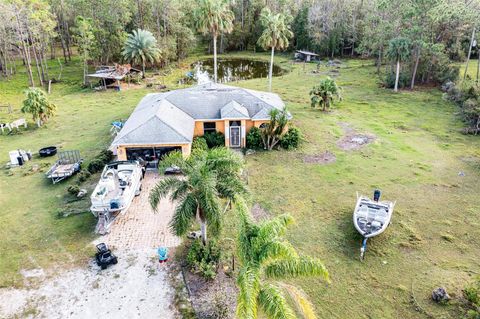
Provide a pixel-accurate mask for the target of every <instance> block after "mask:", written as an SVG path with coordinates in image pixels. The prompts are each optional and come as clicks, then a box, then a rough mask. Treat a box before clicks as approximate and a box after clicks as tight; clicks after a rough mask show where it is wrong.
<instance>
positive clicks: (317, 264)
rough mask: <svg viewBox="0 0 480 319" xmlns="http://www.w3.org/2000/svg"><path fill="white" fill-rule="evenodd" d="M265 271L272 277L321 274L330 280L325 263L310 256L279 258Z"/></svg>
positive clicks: (268, 276)
mask: <svg viewBox="0 0 480 319" xmlns="http://www.w3.org/2000/svg"><path fill="white" fill-rule="evenodd" d="M264 272H265V276H266V277H267V278H271V279H288V278H296V277H316V276H320V277H321V278H323V279H324V280H326V281H327V282H329V281H330V280H329V275H328V271H327V268H325V266H324V265H323V263H322V262H321V261H320V260H318V259H315V258H310V257H300V258H293V259H292V258H290V259H285V260H277V261H274V262H272V263H270V264H268V265H267V266H266V267H265V269H264Z"/></svg>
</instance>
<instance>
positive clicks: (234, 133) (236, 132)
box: [230, 126, 240, 147]
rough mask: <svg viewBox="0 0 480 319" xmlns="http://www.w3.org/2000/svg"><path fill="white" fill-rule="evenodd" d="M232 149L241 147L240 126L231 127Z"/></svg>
mask: <svg viewBox="0 0 480 319" xmlns="http://www.w3.org/2000/svg"><path fill="white" fill-rule="evenodd" d="M230 147H240V126H230Z"/></svg>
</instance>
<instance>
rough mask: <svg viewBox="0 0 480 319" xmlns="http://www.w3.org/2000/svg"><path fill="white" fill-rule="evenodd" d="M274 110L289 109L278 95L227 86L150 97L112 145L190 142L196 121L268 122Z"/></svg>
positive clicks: (188, 89)
mask: <svg viewBox="0 0 480 319" xmlns="http://www.w3.org/2000/svg"><path fill="white" fill-rule="evenodd" d="M274 108H277V109H280V110H283V109H284V108H285V104H284V103H283V101H282V100H281V99H280V97H279V96H278V95H277V94H274V93H267V92H260V91H255V90H248V89H243V88H238V87H233V86H227V85H223V84H213V83H207V84H202V85H198V86H194V87H191V88H187V89H180V90H174V91H170V92H166V93H152V94H147V95H146V96H145V97H144V98H143V99H142V100H141V101H140V103H139V104H138V106H137V107H136V108H135V110H134V111H133V113H132V114H131V115H130V117H129V119H128V120H127V122H126V123H125V126H124V127H123V128H122V130H121V131H120V132H119V133H118V135H117V136H116V138H115V140H114V141H113V143H112V146H118V145H135V144H137V145H139V144H175V143H189V142H191V141H192V139H193V130H194V127H195V120H216V119H222V118H226V119H244V118H245V119H248V118H252V119H255V120H268V119H269V118H270V115H269V113H270V110H272V109H274ZM290 117H291V116H290Z"/></svg>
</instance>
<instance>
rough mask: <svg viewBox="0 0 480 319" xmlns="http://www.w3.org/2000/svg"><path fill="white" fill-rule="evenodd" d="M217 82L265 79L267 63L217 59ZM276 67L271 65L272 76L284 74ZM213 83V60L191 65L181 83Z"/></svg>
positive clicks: (268, 64)
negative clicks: (189, 70)
mask: <svg viewBox="0 0 480 319" xmlns="http://www.w3.org/2000/svg"><path fill="white" fill-rule="evenodd" d="M217 62H218V82H219V83H227V82H235V81H240V80H249V79H256V78H266V77H267V76H268V68H269V66H270V63H269V62H265V61H257V60H250V59H240V58H228V59H224V58H222V59H217ZM284 73H285V71H284V70H283V69H282V68H281V67H279V66H278V65H275V64H274V65H273V76H278V75H282V74H284ZM210 81H213V59H206V60H200V61H197V62H195V63H193V64H192V71H191V72H189V73H188V74H187V76H186V77H185V78H184V79H182V80H181V82H196V83H198V84H203V83H206V82H210Z"/></svg>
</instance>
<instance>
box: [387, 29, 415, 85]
mask: <svg viewBox="0 0 480 319" xmlns="http://www.w3.org/2000/svg"><path fill="white" fill-rule="evenodd" d="M410 46H411V45H410V40H409V39H407V38H404V37H398V38H395V39H392V40H390V42H389V44H388V51H387V56H388V57H389V58H390V59H391V60H393V61H395V62H396V63H397V71H396V74H395V87H394V89H393V90H394V91H395V92H397V91H398V79H399V78H400V62H401V61H405V60H407V59H408V57H409V56H410Z"/></svg>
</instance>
